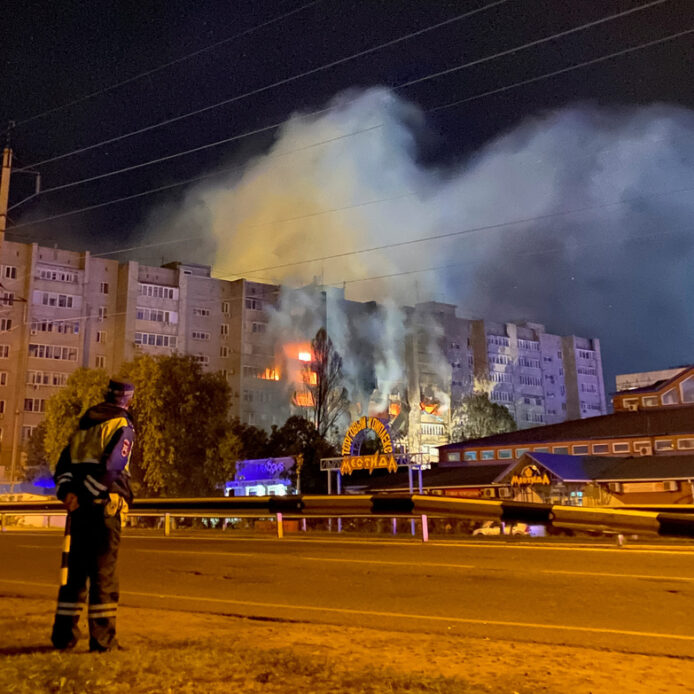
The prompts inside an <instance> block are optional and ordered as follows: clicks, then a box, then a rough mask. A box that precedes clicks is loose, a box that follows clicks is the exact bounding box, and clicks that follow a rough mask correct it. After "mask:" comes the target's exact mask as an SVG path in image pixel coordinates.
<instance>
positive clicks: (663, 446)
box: [655, 439, 675, 451]
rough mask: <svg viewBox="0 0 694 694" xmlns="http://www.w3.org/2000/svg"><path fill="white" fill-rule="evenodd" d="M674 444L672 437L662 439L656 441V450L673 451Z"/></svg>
mask: <svg viewBox="0 0 694 694" xmlns="http://www.w3.org/2000/svg"><path fill="white" fill-rule="evenodd" d="M674 447H675V446H674V445H673V443H672V439H661V440H660V441H656V442H655V450H656V451H671V450H673V449H674Z"/></svg>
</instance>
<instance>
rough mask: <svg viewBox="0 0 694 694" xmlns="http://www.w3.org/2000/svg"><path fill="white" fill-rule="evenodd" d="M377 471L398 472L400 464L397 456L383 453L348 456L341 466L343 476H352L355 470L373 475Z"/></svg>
mask: <svg viewBox="0 0 694 694" xmlns="http://www.w3.org/2000/svg"><path fill="white" fill-rule="evenodd" d="M376 469H384V470H388V472H397V471H398V463H397V461H396V460H395V456H394V455H386V454H383V453H374V454H373V455H355V456H347V457H346V458H343V459H342V464H341V465H340V472H341V473H342V474H343V475H351V474H352V472H353V471H354V470H368V471H369V474H371V473H372V472H373V471H374V470H376Z"/></svg>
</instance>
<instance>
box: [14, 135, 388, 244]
mask: <svg viewBox="0 0 694 694" xmlns="http://www.w3.org/2000/svg"><path fill="white" fill-rule="evenodd" d="M380 127H382V126H381V125H373V126H370V127H368V128H362V129H361V130H357V131H354V132H351V133H346V134H344V135H336V136H335V137H331V138H328V139H326V140H320V141H318V142H314V143H312V144H310V145H306V146H304V147H298V148H297V149H293V150H287V151H285V152H280V153H277V154H272V155H267V157H268V158H269V159H279V158H280V157H285V156H289V155H290V154H296V153H298V152H303V151H306V150H308V149H312V148H314V147H319V146H321V145H324V144H328V143H331V142H336V141H338V140H344V139H346V138H348V137H352V136H354V135H357V134H361V133H363V132H368V131H370V130H376V129H378V128H380ZM244 168H245V167H244V166H243V165H238V166H231V167H226V168H223V169H217V170H216V171H213V172H211V173H208V174H202V175H200V176H194V177H193V178H186V179H184V180H182V181H177V182H176V183H169V184H166V185H163V186H158V187H156V188H150V189H148V190H143V191H141V192H139V193H134V194H132V195H125V196H123V197H120V198H115V199H114V200H106V201H105V202H100V203H96V204H94V205H88V206H87V207H81V208H79V209H76V210H69V211H67V212H61V213H59V214H55V215H51V216H49V217H42V218H41V219H36V220H33V221H29V222H22V223H21V224H14V225H12V227H10V228H9V229H8V231H13V230H14V229H21V228H23V227H28V226H34V225H36V224H43V223H45V222H50V221H53V220H55V219H61V218H63V217H70V216H72V215H75V214H80V213H82V212H87V211H89V210H94V209H97V208H100V207H107V206H109V205H115V204H116V203H119V202H124V201H126V200H133V199H134V198H140V197H143V196H145V195H152V194H153V193H159V192H161V191H164V190H170V189H172V188H177V187H180V186H183V185H186V184H188V183H195V182H197V181H202V180H205V179H207V178H213V177H215V176H219V175H221V174H223V173H232V172H235V171H242V170H243V169H244ZM399 197H402V196H399Z"/></svg>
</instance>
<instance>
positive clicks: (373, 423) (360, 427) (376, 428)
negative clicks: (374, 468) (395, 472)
mask: <svg viewBox="0 0 694 694" xmlns="http://www.w3.org/2000/svg"><path fill="white" fill-rule="evenodd" d="M367 430H371V431H373V432H374V433H375V434H376V436H378V439H379V441H380V442H381V451H382V452H383V453H392V452H393V441H392V439H391V438H390V432H389V431H388V427H387V426H386V425H385V424H384V423H383V422H382V421H381V420H380V419H376V417H360V418H359V419H357V420H355V421H354V422H352V423H351V424H350V426H349V429H347V433H346V434H345V438H344V440H343V442H342V455H347V456H358V454H359V434H361V432H363V431H367ZM363 457H367V456H363ZM379 467H380V466H379ZM396 469H397V468H396Z"/></svg>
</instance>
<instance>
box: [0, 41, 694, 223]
mask: <svg viewBox="0 0 694 694" xmlns="http://www.w3.org/2000/svg"><path fill="white" fill-rule="evenodd" d="M693 32H694V29H686V30H684V31H680V32H677V33H675V34H670V35H668V36H665V37H662V38H659V39H655V40H653V41H648V42H645V43H641V44H638V45H636V46H632V47H629V48H625V49H623V50H620V51H615V52H613V53H609V54H607V55H604V56H600V57H598V58H593V59H592V60H587V61H583V62H580V63H576V64H574V65H570V66H568V67H565V68H561V69H559V70H554V71H552V72H547V73H544V74H542V75H538V76H537V77H531V78H528V79H524V80H520V81H518V82H514V83H512V84H509V85H505V86H503V87H498V88H495V89H492V90H489V91H486V92H481V93H479V94H475V95H473V96H470V97H466V98H465V99H458V100H456V101H453V102H450V103H448V104H442V105H440V106H434V107H432V108H428V109H423V112H424V113H434V112H436V111H441V110H445V109H447V108H451V107H453V106H457V105H460V104H463V103H468V102H470V101H474V100H476V99H481V98H483V97H486V96H492V95H494V94H499V93H501V92H505V91H509V90H511V89H515V88H517V87H520V86H524V85H526V84H531V83H534V82H539V81H541V80H544V79H548V78H550V77H554V76H556V75H560V74H563V73H566V72H571V71H572V70H577V69H579V68H582V67H587V66H589V65H595V64H597V63H600V62H603V61H605V60H610V59H612V58H615V57H619V56H622V55H627V54H629V53H633V52H635V51H638V50H642V49H644V48H649V47H652V46H655V45H659V44H662V43H665V42H667V41H671V40H674V39H676V38H680V37H682V36H685V35H688V34H691V33H693ZM437 74H438V73H437ZM419 79H420V80H421V79H422V78H419ZM403 86H407V83H406V84H404V85H399V86H396V87H393V89H399V88H402V87H403ZM350 103H351V102H350ZM333 108H334V107H332V106H329V107H326V108H323V109H319V110H317V111H313V112H311V113H307V114H305V115H304V117H305V118H306V117H311V116H316V115H320V114H322V113H326V112H328V111H331V110H332V109H333ZM285 122H286V120H284V121H280V122H278V123H273V124H271V125H267V126H263V127H261V128H256V129H255V130H251V131H248V132H245V133H242V134H240V135H234V136H231V137H228V138H224V139H222V140H217V141H215V142H211V143H208V144H205V145H200V146H199V147H194V148H192V149H187V150H183V151H180V152H175V153H174V154H169V155H166V156H163V157H158V158H156V159H150V160H148V161H146V162H141V163H139V164H133V165H132V166H126V167H123V168H120V169H115V170H113V171H107V172H105V173H102V174H97V175H95V176H89V177H87V178H82V179H79V180H76V181H70V182H68V183H64V184H61V185H58V186H53V187H51V188H46V189H44V190H43V191H41V192H40V193H38V194H36V195H32V196H31V197H30V198H26V199H24V200H22V201H21V202H19V203H16V204H15V205H13V206H11V207H10V208H9V209H10V210H13V209H15V208H16V207H19V205H21V204H24V203H25V202H28V201H29V200H32V199H35V198H36V197H37V195H46V194H48V193H52V192H56V191H59V190H65V189H67V188H72V187H75V186H78V185H82V184H84V183H90V182H93V181H97V180H101V179H104V178H109V177H111V176H116V175H118V174H121V173H125V172H128V171H133V170H136V169H140V168H143V167H145V166H151V165H154V164H158V163H161V162H164V161H170V160H172V159H176V158H178V157H182V156H186V155H188V154H193V153H196V152H200V151H203V150H206V149H210V148H212V147H217V146H219V145H222V144H227V143H229V142H234V141H238V140H241V139H244V138H246V137H250V136H253V135H258V134H261V133H264V132H267V131H269V130H274V129H276V128H278V127H280V126H281V125H282V124H284V123H285ZM381 125H383V124H382V123H381V124H379V125H377V126H374V127H380V126H381ZM368 130H370V128H367V129H364V130H361V131H357V132H366V131H368ZM355 134H356V133H355ZM23 170H24V169H18V171H23Z"/></svg>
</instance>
